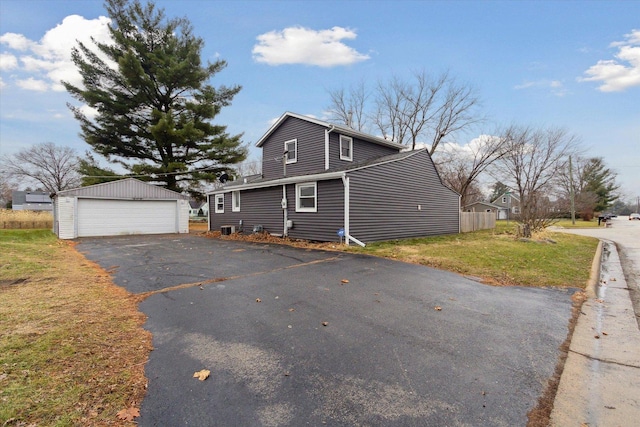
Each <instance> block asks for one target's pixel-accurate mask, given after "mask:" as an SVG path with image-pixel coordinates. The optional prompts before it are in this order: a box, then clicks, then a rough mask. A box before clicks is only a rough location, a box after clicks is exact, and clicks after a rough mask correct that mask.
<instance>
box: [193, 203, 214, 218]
mask: <svg viewBox="0 0 640 427" xmlns="http://www.w3.org/2000/svg"><path fill="white" fill-rule="evenodd" d="M208 213H209V209H208V205H207V202H198V201H196V200H189V217H191V218H197V217H206V216H207V214H208Z"/></svg>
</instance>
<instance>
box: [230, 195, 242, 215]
mask: <svg viewBox="0 0 640 427" xmlns="http://www.w3.org/2000/svg"><path fill="white" fill-rule="evenodd" d="M231 211H232V212H240V192H239V191H233V192H231Z"/></svg>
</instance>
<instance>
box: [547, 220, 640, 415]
mask: <svg viewBox="0 0 640 427" xmlns="http://www.w3.org/2000/svg"><path fill="white" fill-rule="evenodd" d="M612 223H613V225H612V227H610V228H609V227H607V228H604V227H601V228H597V229H579V230H564V231H566V232H568V233H573V234H580V235H585V236H593V237H597V238H599V239H601V240H602V241H603V243H604V244H603V254H602V262H601V272H600V280H599V281H598V283H597V284H596V286H595V289H594V295H593V296H592V297H590V298H589V299H588V300H587V301H586V302H585V303H584V305H583V306H582V311H581V315H580V317H579V318H578V322H577V324H576V328H575V331H574V333H573V337H572V341H571V346H570V349H569V354H568V357H567V361H566V364H565V367H564V372H563V374H562V378H561V380H560V385H559V388H558V394H557V396H556V400H555V404H554V410H553V413H552V414H551V424H552V425H553V426H558V427H573V426H575V427H579V426H584V425H588V426H631V425H638V420H639V419H640V329H639V328H638V319H639V317H638V314H640V288H639V287H638V285H639V284H640V281H639V280H638V279H639V278H640V221H629V220H628V219H627V217H626V216H625V217H619V218H616V219H614V220H613V221H612ZM614 242H615V243H614ZM634 304H635V309H634Z"/></svg>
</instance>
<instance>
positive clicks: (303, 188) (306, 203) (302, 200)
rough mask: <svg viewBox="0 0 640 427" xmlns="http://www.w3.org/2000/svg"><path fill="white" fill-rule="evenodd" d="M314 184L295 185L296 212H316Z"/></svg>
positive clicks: (316, 202)
mask: <svg viewBox="0 0 640 427" xmlns="http://www.w3.org/2000/svg"><path fill="white" fill-rule="evenodd" d="M317 190H318V188H317V186H316V183H315V182H306V183H303V184H296V212H318V197H317V196H318V193H317Z"/></svg>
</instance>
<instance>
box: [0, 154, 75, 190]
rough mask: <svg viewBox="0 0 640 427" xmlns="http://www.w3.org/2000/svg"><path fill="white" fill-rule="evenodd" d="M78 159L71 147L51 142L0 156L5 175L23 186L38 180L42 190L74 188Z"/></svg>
mask: <svg viewBox="0 0 640 427" xmlns="http://www.w3.org/2000/svg"><path fill="white" fill-rule="evenodd" d="M77 166H78V158H77V156H76V153H75V151H74V150H73V149H72V148H70V147H60V146H57V145H55V144H54V143H52V142H45V143H42V144H37V145H34V146H32V147H30V148H27V149H24V150H22V151H18V152H17V153H16V154H13V155H11V156H5V157H4V158H3V159H2V168H3V170H4V171H5V173H6V176H7V177H8V178H10V179H13V180H14V181H17V182H18V183H19V185H21V186H23V187H26V186H27V185H32V184H35V183H37V185H38V186H42V187H43V188H44V189H45V190H47V191H50V192H56V191H61V190H66V189H68V188H74V187H77V186H78V185H79V184H80V177H79V175H78V172H77V170H76V169H77Z"/></svg>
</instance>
